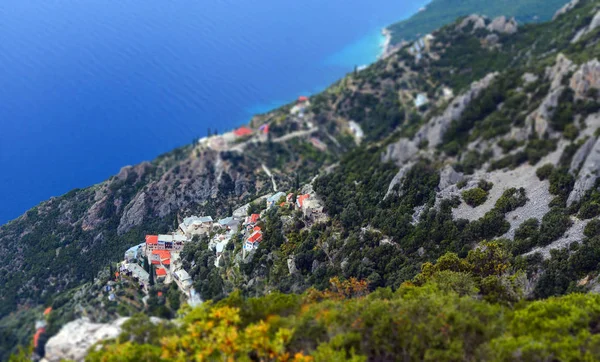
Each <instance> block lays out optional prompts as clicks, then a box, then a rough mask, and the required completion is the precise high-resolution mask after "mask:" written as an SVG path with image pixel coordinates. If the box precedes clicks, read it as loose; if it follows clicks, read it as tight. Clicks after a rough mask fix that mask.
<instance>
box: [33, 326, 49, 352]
mask: <svg viewBox="0 0 600 362" xmlns="http://www.w3.org/2000/svg"><path fill="white" fill-rule="evenodd" d="M44 332H46V329H44V328H43V327H42V328H40V329H38V330H37V331H35V335H34V336H33V346H34V347H36V348H37V346H38V341H39V340H40V336H41V335H42V333H44Z"/></svg>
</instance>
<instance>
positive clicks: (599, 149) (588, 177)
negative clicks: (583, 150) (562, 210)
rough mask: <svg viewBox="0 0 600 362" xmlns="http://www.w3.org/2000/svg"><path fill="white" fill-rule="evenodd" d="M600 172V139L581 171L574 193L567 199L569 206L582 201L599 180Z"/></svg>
mask: <svg viewBox="0 0 600 362" xmlns="http://www.w3.org/2000/svg"><path fill="white" fill-rule="evenodd" d="M599 172H600V139H599V140H596V142H595V143H594V147H593V148H592V150H591V151H590V152H589V154H588V156H587V157H586V159H585V162H584V163H583V166H582V167H581V171H579V177H578V178H577V181H575V186H573V191H571V194H569V198H568V199H567V205H568V206H571V205H573V203H575V202H578V201H579V200H581V197H582V196H583V195H584V194H585V193H586V191H587V190H589V189H591V188H592V187H593V186H594V184H595V183H596V180H597V179H598V173H599Z"/></svg>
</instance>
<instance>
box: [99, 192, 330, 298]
mask: <svg viewBox="0 0 600 362" xmlns="http://www.w3.org/2000/svg"><path fill="white" fill-rule="evenodd" d="M303 191H306V193H303V194H298V195H296V194H294V193H287V194H286V193H284V192H276V193H274V194H271V195H266V196H264V197H261V198H259V199H257V200H255V201H254V202H252V203H249V204H245V205H243V206H241V207H239V208H238V209H236V210H235V211H234V212H233V214H232V215H230V216H228V217H225V218H222V219H219V220H216V221H215V220H213V218H212V217H211V216H201V217H198V216H189V217H186V218H184V219H183V221H182V222H181V223H180V224H179V228H178V229H177V230H175V231H173V232H172V233H170V234H160V235H146V238H145V240H144V242H143V243H140V244H138V245H135V246H133V247H131V248H129V249H128V250H127V251H126V252H125V255H124V259H123V261H121V262H120V263H118V270H117V271H116V272H115V274H114V276H115V279H116V280H130V281H133V282H134V283H136V284H137V285H138V286H139V288H140V290H142V291H143V292H144V293H145V294H148V292H149V290H150V287H152V286H153V285H154V284H155V283H156V284H164V285H169V284H171V283H175V284H176V285H177V287H178V288H179V290H180V291H181V293H183V294H184V295H185V296H186V298H187V300H188V304H190V305H191V306H196V305H198V304H199V303H201V298H200V296H199V295H198V293H197V292H196V290H195V289H194V288H193V285H192V284H193V281H192V278H191V277H190V275H189V273H188V271H186V270H185V269H184V268H183V266H182V263H181V260H180V253H181V252H182V251H183V249H184V247H185V245H186V244H187V243H207V244H208V247H209V249H210V250H212V251H213V252H214V253H215V256H216V259H215V262H214V264H215V267H219V261H220V259H221V256H222V254H223V251H224V250H225V249H226V248H228V247H230V249H231V250H233V249H234V248H235V244H239V245H241V250H242V255H241V258H242V260H247V259H248V258H251V257H252V254H253V252H254V251H255V250H256V249H257V248H258V247H259V245H260V243H261V241H262V240H263V230H262V228H261V219H262V218H263V217H264V215H265V213H266V212H267V211H268V210H270V209H273V208H286V209H288V210H297V211H300V212H301V213H302V215H303V217H304V219H305V220H306V221H307V222H308V225H311V224H314V223H318V222H323V221H325V220H326V219H327V216H326V215H325V214H324V213H323V204H322V202H321V201H320V200H319V198H318V196H317V195H316V193H315V192H314V191H313V189H312V187H310V186H309V187H304V188H303ZM251 204H252V205H261V204H264V205H265V206H266V208H264V209H262V210H259V211H256V210H254V211H252V210H251ZM107 290H108V291H110V285H108V289H107ZM107 298H108V300H109V301H111V302H114V301H116V300H117V299H116V296H115V294H114V293H108V294H107ZM146 299H147V298H146Z"/></svg>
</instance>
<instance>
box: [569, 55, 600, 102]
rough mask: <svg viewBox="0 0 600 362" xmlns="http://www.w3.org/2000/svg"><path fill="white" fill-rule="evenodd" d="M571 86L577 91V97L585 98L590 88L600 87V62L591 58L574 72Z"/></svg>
mask: <svg viewBox="0 0 600 362" xmlns="http://www.w3.org/2000/svg"><path fill="white" fill-rule="evenodd" d="M569 86H570V87H571V89H573V91H574V92H575V99H582V98H585V97H586V95H587V93H588V91H589V90H590V89H600V62H599V61H598V59H593V60H590V61H589V62H587V63H584V64H582V65H581V67H579V69H578V70H577V71H576V72H575V74H573V76H572V77H571V80H570V82H569Z"/></svg>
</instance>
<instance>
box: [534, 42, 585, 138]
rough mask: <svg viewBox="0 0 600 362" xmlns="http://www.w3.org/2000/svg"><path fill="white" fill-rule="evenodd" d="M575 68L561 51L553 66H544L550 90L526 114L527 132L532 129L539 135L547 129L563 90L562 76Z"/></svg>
mask: <svg viewBox="0 0 600 362" xmlns="http://www.w3.org/2000/svg"><path fill="white" fill-rule="evenodd" d="M575 69H576V66H575V65H574V64H573V62H572V61H571V60H570V59H569V58H567V57H566V56H564V54H562V53H560V54H558V55H557V56H556V62H555V63H554V65H553V66H551V67H548V68H546V73H545V76H546V79H548V80H549V81H550V90H549V91H548V94H547V95H546V97H545V98H544V100H543V101H542V103H541V104H540V105H539V107H538V108H537V109H536V110H535V111H533V112H531V113H530V114H529V115H528V116H527V119H526V123H527V124H528V125H530V126H532V127H528V129H527V130H528V132H530V131H531V130H532V129H534V130H535V132H536V133H537V134H538V135H540V136H541V135H543V134H544V133H546V131H548V128H549V126H548V121H549V120H550V118H551V117H552V115H553V113H554V109H555V108H556V106H557V105H558V99H559V98H560V96H561V94H562V92H563V91H564V90H565V86H563V85H562V81H563V78H564V77H565V76H566V75H567V74H568V73H570V72H572V71H574V70H575Z"/></svg>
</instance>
